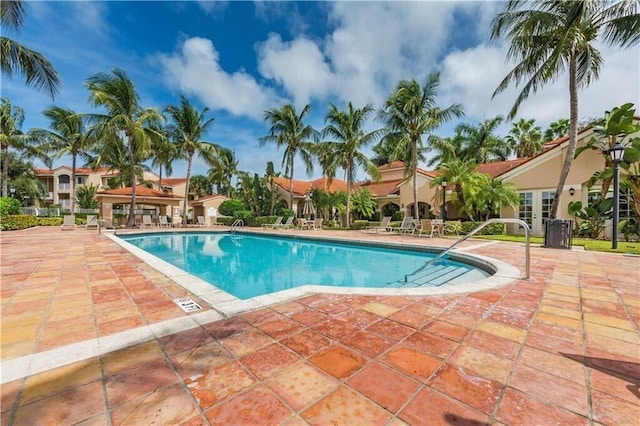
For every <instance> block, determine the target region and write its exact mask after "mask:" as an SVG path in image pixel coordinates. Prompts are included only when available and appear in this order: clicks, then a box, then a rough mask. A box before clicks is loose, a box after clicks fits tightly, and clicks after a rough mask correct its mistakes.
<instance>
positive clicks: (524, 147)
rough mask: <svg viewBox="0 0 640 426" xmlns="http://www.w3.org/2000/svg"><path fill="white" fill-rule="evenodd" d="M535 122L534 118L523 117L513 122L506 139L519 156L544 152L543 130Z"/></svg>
mask: <svg viewBox="0 0 640 426" xmlns="http://www.w3.org/2000/svg"><path fill="white" fill-rule="evenodd" d="M534 123H535V119H533V118H532V119H531V120H525V119H524V118H521V119H520V120H518V121H514V122H513V123H511V130H510V131H509V134H508V135H507V137H506V138H505V139H506V141H507V143H509V144H510V145H511V148H512V149H513V151H515V153H516V156H517V157H518V158H525V157H533V156H534V155H538V154H539V153H541V152H542V148H543V146H544V142H543V141H542V132H541V130H540V127H539V126H536V125H535V124H534Z"/></svg>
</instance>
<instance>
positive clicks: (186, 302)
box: [174, 297, 202, 312]
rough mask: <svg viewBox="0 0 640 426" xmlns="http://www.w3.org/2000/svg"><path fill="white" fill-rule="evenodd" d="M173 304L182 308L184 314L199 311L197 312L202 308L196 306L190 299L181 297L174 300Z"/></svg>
mask: <svg viewBox="0 0 640 426" xmlns="http://www.w3.org/2000/svg"><path fill="white" fill-rule="evenodd" d="M174 302H176V304H177V305H178V306H180V307H181V308H182V310H183V311H185V312H194V311H199V310H201V309H202V306H200V305H198V304H197V303H196V302H194V301H193V299H191V298H190V297H183V298H181V299H175V300H174Z"/></svg>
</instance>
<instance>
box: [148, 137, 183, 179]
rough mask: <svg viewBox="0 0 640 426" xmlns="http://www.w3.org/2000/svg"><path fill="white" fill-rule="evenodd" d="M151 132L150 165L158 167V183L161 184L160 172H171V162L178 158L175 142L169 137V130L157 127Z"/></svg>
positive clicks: (168, 173)
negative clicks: (153, 132)
mask: <svg viewBox="0 0 640 426" xmlns="http://www.w3.org/2000/svg"><path fill="white" fill-rule="evenodd" d="M155 131H156V133H155V134H151V166H152V167H157V168H158V181H159V182H158V184H159V185H160V186H162V172H163V171H164V172H165V174H166V175H167V176H169V175H171V174H172V173H173V162H174V161H176V160H178V159H180V153H179V152H178V147H177V146H176V144H174V143H173V142H171V140H170V139H169V131H168V129H166V128H162V127H158V128H157V129H155Z"/></svg>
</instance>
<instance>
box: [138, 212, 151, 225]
mask: <svg viewBox="0 0 640 426" xmlns="http://www.w3.org/2000/svg"><path fill="white" fill-rule="evenodd" d="M140 227H141V228H153V221H152V220H151V215H149V214H143V215H142V224H141V225H140Z"/></svg>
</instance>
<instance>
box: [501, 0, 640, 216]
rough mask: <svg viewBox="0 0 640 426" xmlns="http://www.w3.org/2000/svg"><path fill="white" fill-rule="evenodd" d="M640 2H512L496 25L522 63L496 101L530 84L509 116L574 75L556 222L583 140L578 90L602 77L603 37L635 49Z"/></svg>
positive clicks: (511, 54) (553, 213)
mask: <svg viewBox="0 0 640 426" xmlns="http://www.w3.org/2000/svg"><path fill="white" fill-rule="evenodd" d="M639 5H640V2H639V1H638V0H623V1H614V0H598V1H594V0H591V1H587V0H581V1H552V0H543V1H536V2H531V1H518V0H509V1H508V2H507V4H506V6H505V9H504V11H503V12H501V13H500V14H498V16H496V18H495V19H494V21H493V23H492V29H491V38H492V39H496V38H500V37H502V36H503V35H506V36H507V37H508V39H509V40H510V43H511V45H510V47H509V51H508V53H507V59H512V60H515V61H516V62H517V64H516V66H515V67H514V68H513V69H512V70H511V71H510V72H509V73H508V74H507V76H506V77H505V78H504V79H503V80H502V82H501V83H500V85H499V86H498V88H497V89H496V91H495V92H494V94H493V95H494V96H496V95H497V94H498V93H500V92H502V91H504V90H505V89H506V88H507V87H508V86H509V84H510V83H512V82H515V83H516V85H518V84H520V83H521V82H523V81H526V83H525V84H524V87H523V88H522V91H521V92H520V95H518V98H517V99H516V101H515V104H514V105H513V107H512V108H511V111H510V112H509V118H514V117H515V115H516V113H517V111H518V107H519V106H520V104H521V103H522V102H523V101H525V100H526V99H527V98H528V97H529V94H530V93H531V92H533V93H535V92H537V91H538V90H539V89H540V88H542V87H543V86H544V85H545V84H547V83H549V82H553V81H555V80H556V79H557V78H558V76H559V75H560V74H562V73H563V72H564V71H565V69H568V71H569V107H570V114H569V122H570V132H569V145H568V147H567V152H566V155H565V160H564V163H563V165H562V170H561V172H560V179H559V181H558V187H557V189H556V192H555V196H554V199H553V205H552V207H551V211H550V212H549V217H550V218H551V219H555V218H556V215H557V213H558V206H559V205H560V204H559V201H560V196H561V195H562V190H563V187H564V184H565V181H566V179H567V175H568V174H569V170H570V168H571V163H572V161H573V155H574V152H575V149H576V144H577V139H578V89H581V88H585V87H587V86H588V85H589V84H590V83H591V82H592V81H593V80H596V79H597V78H598V75H599V73H600V66H601V65H602V56H601V55H600V52H599V51H598V50H597V49H596V48H595V43H596V41H597V39H598V36H599V35H600V33H602V42H603V44H605V45H608V46H613V45H617V46H620V47H630V46H633V45H636V44H637V43H638V42H640V15H639V14H638V13H637V11H638V8H639Z"/></svg>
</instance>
